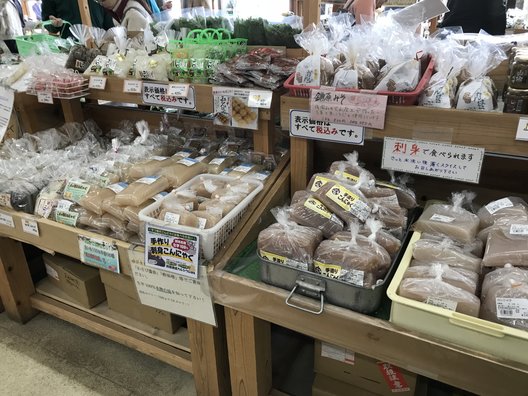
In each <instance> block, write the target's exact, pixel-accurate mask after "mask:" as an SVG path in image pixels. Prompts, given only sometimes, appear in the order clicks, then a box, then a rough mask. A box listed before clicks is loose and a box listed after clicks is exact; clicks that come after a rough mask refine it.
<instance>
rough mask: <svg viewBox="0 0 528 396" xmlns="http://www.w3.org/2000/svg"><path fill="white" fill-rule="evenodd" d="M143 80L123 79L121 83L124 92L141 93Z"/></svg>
mask: <svg viewBox="0 0 528 396" xmlns="http://www.w3.org/2000/svg"><path fill="white" fill-rule="evenodd" d="M142 87H143V81H141V80H125V82H124V84H123V92H124V93H141V88H142Z"/></svg>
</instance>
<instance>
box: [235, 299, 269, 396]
mask: <svg viewBox="0 0 528 396" xmlns="http://www.w3.org/2000/svg"><path fill="white" fill-rule="evenodd" d="M225 314H226V331H227V346H228V350H229V367H230V370H231V388H232V390H233V395H235V396H238V395H240V396H258V395H269V393H270V391H271V387H272V383H271V329H270V324H269V322H266V321H263V320H261V319H257V318H255V317H253V316H251V315H247V314H245V313H242V312H240V311H236V310H234V309H231V308H225Z"/></svg>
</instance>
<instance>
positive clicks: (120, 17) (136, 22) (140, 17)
mask: <svg viewBox="0 0 528 396" xmlns="http://www.w3.org/2000/svg"><path fill="white" fill-rule="evenodd" d="M148 2H149V0H100V1H99V3H100V4H101V5H102V6H103V7H104V8H106V9H107V10H109V11H110V12H111V14H112V16H113V17H114V19H115V20H116V21H118V22H119V23H120V24H121V26H124V27H125V28H126V29H127V30H128V31H129V32H139V31H141V30H144V29H145V28H146V27H147V25H148V24H150V23H151V22H152V17H151V15H152V9H151V8H150V6H149V4H148Z"/></svg>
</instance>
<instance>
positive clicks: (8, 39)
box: [0, 0, 25, 53]
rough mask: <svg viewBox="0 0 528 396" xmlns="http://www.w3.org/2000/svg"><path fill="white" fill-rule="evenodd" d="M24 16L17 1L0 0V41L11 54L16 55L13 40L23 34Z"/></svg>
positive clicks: (16, 50)
mask: <svg viewBox="0 0 528 396" xmlns="http://www.w3.org/2000/svg"><path fill="white" fill-rule="evenodd" d="M24 25H25V23H24V14H23V13H22V5H21V4H20V2H19V1H18V0H0V40H4V42H5V43H6V45H7V48H9V51H11V52H12V53H18V49H17V45H16V41H15V38H16V37H17V36H22V35H23V34H24Z"/></svg>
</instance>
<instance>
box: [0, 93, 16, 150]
mask: <svg viewBox="0 0 528 396" xmlns="http://www.w3.org/2000/svg"><path fill="white" fill-rule="evenodd" d="M14 101H15V93H14V91H13V90H12V89H10V88H6V87H0V142H1V141H2V140H3V139H4V135H5V133H6V131H7V128H8V126H9V120H10V119H11V114H12V113H13V103H14Z"/></svg>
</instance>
